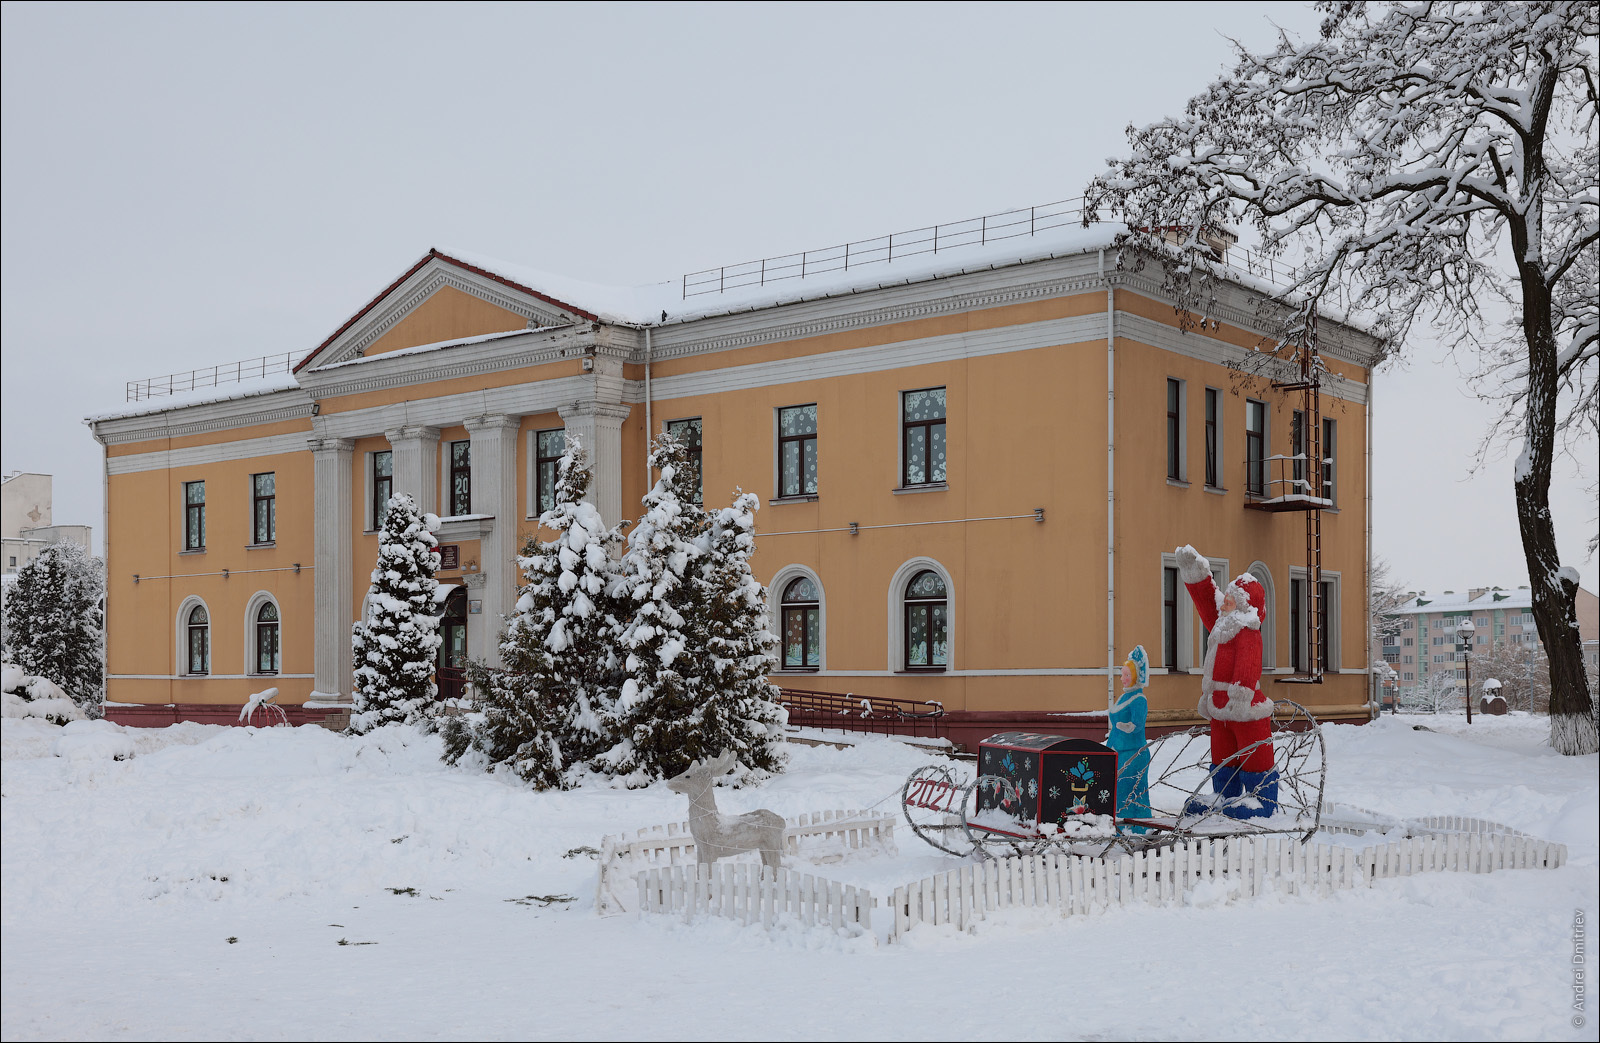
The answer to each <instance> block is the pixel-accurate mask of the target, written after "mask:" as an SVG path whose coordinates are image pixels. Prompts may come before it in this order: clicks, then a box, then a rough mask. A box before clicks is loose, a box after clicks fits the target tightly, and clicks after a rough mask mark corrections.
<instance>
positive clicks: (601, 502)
mask: <svg viewBox="0 0 1600 1043" xmlns="http://www.w3.org/2000/svg"><path fill="white" fill-rule="evenodd" d="M559 411H560V413H561V422H562V423H563V424H565V425H566V428H567V437H568V439H572V438H576V439H578V441H579V442H580V443H582V445H583V448H584V449H585V450H587V451H588V453H589V468H590V470H591V472H592V473H593V475H594V479H593V481H591V482H590V483H589V494H588V496H586V497H585V499H587V500H588V501H589V502H590V503H592V504H594V505H595V508H596V509H597V510H599V512H600V517H601V519H602V520H604V521H605V523H606V524H608V525H615V524H616V523H617V521H618V520H620V519H621V518H622V422H623V421H624V420H626V419H627V418H628V413H629V412H630V410H629V408H628V407H627V406H625V405H617V404H613V403H609V402H573V403H572V404H570V405H565V406H561V407H560V410H559Z"/></svg>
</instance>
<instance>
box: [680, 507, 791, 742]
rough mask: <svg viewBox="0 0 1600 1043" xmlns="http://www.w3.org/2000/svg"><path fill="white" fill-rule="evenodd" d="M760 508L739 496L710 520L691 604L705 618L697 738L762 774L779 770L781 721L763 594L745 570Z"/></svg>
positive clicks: (772, 640)
mask: <svg viewBox="0 0 1600 1043" xmlns="http://www.w3.org/2000/svg"><path fill="white" fill-rule="evenodd" d="M760 506H761V499H760V497H757V496H755V495H753V494H751V493H739V494H737V495H735V497H734V500H733V505H732V506H731V507H724V508H722V509H721V510H718V511H713V512H711V516H710V523H711V531H710V533H709V534H708V538H707V540H706V542H707V543H708V545H709V547H708V552H707V553H706V555H705V557H703V558H702V559H701V561H700V568H699V576H698V577H697V578H696V583H697V585H698V586H699V587H700V590H701V594H700V596H699V597H698V598H696V599H695V604H696V605H697V606H698V607H703V609H704V610H705V611H706V613H707V624H706V645H705V657H704V659H703V661H702V664H701V665H702V667H703V683H702V684H701V685H700V686H699V688H700V691H701V696H702V700H703V701H702V704H701V708H700V726H699V732H700V733H701V734H702V735H703V736H704V737H705V739H706V743H707V745H708V746H715V745H720V747H721V749H723V750H725V751H726V750H731V751H733V752H734V753H735V754H737V755H738V758H739V762H740V763H741V764H743V765H744V766H745V768H746V769H748V770H751V771H754V772H761V773H765V772H774V771H778V770H780V768H781V767H782V762H783V756H782V748H783V745H782V744H783V734H782V722H783V720H784V713H783V709H782V707H780V706H779V705H778V703H777V701H776V699H775V698H774V697H775V696H776V695H777V689H776V688H775V687H774V686H773V685H772V684H771V683H770V682H768V681H767V675H768V674H770V673H771V672H772V671H773V670H774V669H775V668H776V667H777V665H778V658H777V656H776V655H775V654H774V652H773V649H774V648H775V647H776V645H777V643H778V640H777V638H776V637H774V636H773V634H772V632H771V631H770V630H768V629H767V625H766V591H765V589H764V588H763V587H762V586H761V583H760V582H759V581H757V579H756V578H755V574H754V573H752V572H751V570H750V556H751V555H752V554H754V553H755V549H756V541H755V527H756V511H757V510H758V509H760Z"/></svg>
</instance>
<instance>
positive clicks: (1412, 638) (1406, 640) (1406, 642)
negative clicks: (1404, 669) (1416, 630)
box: [1405, 637, 1417, 647]
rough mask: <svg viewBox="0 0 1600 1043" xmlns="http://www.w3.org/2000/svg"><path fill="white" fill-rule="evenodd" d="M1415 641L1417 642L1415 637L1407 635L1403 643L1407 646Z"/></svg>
mask: <svg viewBox="0 0 1600 1043" xmlns="http://www.w3.org/2000/svg"><path fill="white" fill-rule="evenodd" d="M1416 643H1417V639H1416V638H1414V637H1408V638H1406V639H1405V644H1406V646H1407V647H1409V646H1411V645H1414V644H1416Z"/></svg>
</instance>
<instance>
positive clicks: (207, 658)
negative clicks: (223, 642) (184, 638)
mask: <svg viewBox="0 0 1600 1043" xmlns="http://www.w3.org/2000/svg"><path fill="white" fill-rule="evenodd" d="M186 625H187V626H188V631H189V633H188V649H189V669H188V670H186V671H185V673H190V674H200V675H204V674H209V673H210V672H211V617H210V616H208V615H206V607H205V606H204V605H196V606H195V607H194V608H192V609H190V610H189V618H188V620H187V621H186Z"/></svg>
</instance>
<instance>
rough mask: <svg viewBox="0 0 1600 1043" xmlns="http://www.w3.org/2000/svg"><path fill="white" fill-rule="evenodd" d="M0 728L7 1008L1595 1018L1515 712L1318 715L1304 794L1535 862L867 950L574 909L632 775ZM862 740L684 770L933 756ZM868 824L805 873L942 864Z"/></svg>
mask: <svg viewBox="0 0 1600 1043" xmlns="http://www.w3.org/2000/svg"><path fill="white" fill-rule="evenodd" d="M3 723H4V733H3V740H4V743H3V755H4V762H3V793H4V796H3V802H0V808H3V836H0V840H3V843H0V886H3V915H0V927H3V938H4V962H3V974H0V995H3V997H4V1000H3V1010H0V1032H3V1035H4V1036H5V1038H7V1039H25V1038H26V1039H66V1038H110V1039H153V1038H160V1039H260V1038H319V1039H344V1038H363V1037H381V1038H414V1039H440V1038H473V1039H480V1038H481V1039H500V1038H512V1037H556V1038H572V1037H583V1038H591V1037H602V1038H605V1037H640V1038H652V1039H683V1038H696V1039H700V1038H730V1039H731V1038H776V1039H799V1038H808V1039H809V1038H916V1039H927V1038H935V1039H944V1038H967V1039H971V1038H980V1037H988V1036H992V1035H994V1034H995V1032H996V1028H995V1024H994V1022H995V1020H996V1018H1004V1019H1006V1020H1007V1021H1008V1022H1011V1023H1012V1027H1011V1029H1010V1030H1009V1031H1010V1032H1011V1033H1012V1034H1013V1035H1014V1036H1016V1037H1019V1038H1028V1037H1030V1036H1035V1035H1037V1036H1040V1037H1043V1038H1052V1039H1053V1038H1097V1037H1099V1038H1104V1037H1110V1038H1128V1037H1162V1038H1195V1039H1209V1038H1237V1037H1248V1038H1254V1037H1268V1038H1270V1037H1281V1038H1340V1039H1361V1038H1371V1037H1382V1038H1437V1039H1594V1038H1595V1033H1594V1029H1593V1027H1592V1026H1593V1021H1592V1020H1591V1021H1590V1022H1589V1023H1588V1024H1587V1025H1585V1026H1584V1027H1582V1028H1577V1027H1574V1026H1573V1024H1572V1016H1573V1013H1574V1012H1573V1011H1572V1010H1571V1004H1572V991H1571V985H1572V963H1571V959H1572V932H1573V918H1574V912H1575V911H1576V910H1579V909H1582V910H1584V911H1585V912H1584V916H1585V919H1586V920H1589V921H1591V922H1592V919H1593V915H1594V913H1595V911H1596V907H1597V902H1596V898H1597V891H1600V875H1597V862H1600V826H1597V822H1600V784H1597V781H1596V758H1594V757H1588V758H1563V757H1559V756H1557V755H1555V754H1554V753H1552V752H1551V751H1550V750H1549V749H1548V747H1546V746H1545V745H1544V742H1543V739H1544V735H1545V732H1546V729H1547V725H1546V723H1545V722H1544V721H1542V720H1540V719H1536V718H1529V717H1526V716H1523V715H1513V716H1510V717H1503V718H1492V717H1491V718H1478V719H1477V720H1475V721H1474V722H1473V724H1472V725H1471V727H1470V728H1469V727H1468V726H1467V725H1466V723H1465V720H1464V719H1462V718H1456V719H1452V718H1420V717H1399V718H1385V719H1383V720H1381V721H1379V722H1377V723H1376V724H1374V725H1370V726H1367V727H1362V728H1356V727H1331V728H1328V729H1327V740H1328V752H1329V761H1330V771H1329V779H1328V786H1329V797H1330V799H1332V800H1335V801H1339V802H1341V803H1346V804H1350V805H1355V806H1359V807H1364V808H1368V809H1370V810H1373V811H1377V812H1381V813H1384V814H1392V815H1403V816H1415V815H1422V814H1469V815H1475V816H1480V817H1487V818H1492V819H1496V820H1498V821H1501V822H1504V823H1506V824H1508V825H1511V826H1514V827H1516V828H1518V829H1522V830H1525V831H1527V832H1531V833H1534V834H1536V835H1539V836H1542V837H1544V838H1546V839H1550V840H1557V841H1560V842H1563V843H1566V844H1567V845H1568V846H1569V848H1570V852H1571V863H1570V864H1569V865H1568V866H1566V867H1565V868H1563V869H1561V870H1558V871H1554V872H1534V871H1520V872H1500V873H1494V874H1490V875H1482V876H1473V875H1465V874H1434V875H1428V876H1419V877H1413V878H1410V879H1404V880H1392V881H1380V882H1378V883H1377V884H1376V885H1375V886H1374V887H1372V888H1371V889H1369V890H1362V891H1348V892H1339V893H1336V894H1334V895H1333V896H1332V897H1329V898H1315V897H1311V896H1267V897H1264V898H1258V899H1253V900H1237V901H1230V900H1229V899H1228V898H1227V897H1226V896H1225V895H1223V894H1221V893H1220V892H1216V893H1211V894H1206V895H1198V896H1195V897H1193V898H1192V900H1191V901H1190V902H1189V903H1188V904H1187V905H1184V906H1178V907H1166V908H1128V909H1114V910H1110V911H1108V912H1105V913H1103V914H1099V915H1090V916H1086V917H1074V918H1072V919H1070V920H1060V919H1057V918H1056V917H1055V915H1054V914H1053V913H1052V912H1050V911H1048V910H1016V911H1012V912H1010V913H1007V914H1004V915H1002V916H998V917H994V918H991V919H990V920H988V921H985V922H983V923H980V924H979V925H977V927H976V928H975V930H974V931H973V932H972V933H970V934H967V935H961V934H957V933H956V932H955V930H954V928H950V927H939V928H935V927H926V926H924V927H918V928H916V929H915V930H913V931H912V932H911V934H910V935H909V936H908V937H907V939H906V940H905V941H904V942H903V943H897V944H895V945H893V946H887V945H879V944H876V943H875V939H873V938H871V937H861V936H858V937H853V938H846V937H841V936H836V935H834V934H833V933H832V932H830V931H828V930H826V929H823V928H813V929H809V930H808V929H805V928H801V927H799V926H795V925H790V926H781V927H779V928H778V929H775V930H773V931H771V932H767V931H763V930H762V929H760V928H744V927H740V926H737V925H735V924H733V923H732V922H728V921H717V920H711V921H704V922H697V923H693V924H687V925H686V924H683V923H681V922H679V921H677V920H673V919H667V918H649V919H639V918H636V917H633V916H618V917H610V918H605V919H601V918H599V917H597V916H595V915H594V912H593V894H594V886H595V863H594V862H593V861H592V859H591V858H590V857H589V856H588V855H587V854H586V853H584V852H583V851H582V850H581V849H582V848H585V847H597V846H598V842H599V839H600V837H601V835H602V834H605V833H613V832H621V831H623V830H629V829H633V828H637V827H639V826H644V825H652V824H656V823H660V822H667V821H676V820H679V819H681V818H682V817H683V812H684V807H683V798H682V797H680V796H678V795H677V794H673V793H671V792H669V791H668V790H666V789H665V787H662V786H655V787H652V788H650V789H648V790H644V791H633V792H629V791H625V790H608V789H598V788H593V789H585V790H582V791H578V792H574V793H557V794H535V793H531V792H529V791H527V790H526V789H524V788H522V787H521V786H520V785H515V784H512V783H509V782H507V781H504V780H501V779H498V778H491V777H488V776H484V775H480V774H474V773H471V772H468V771H464V770H458V769H449V768H446V767H444V766H443V765H442V764H441V763H440V762H439V758H438V740H437V739H436V738H434V737H429V736H421V735H418V734H417V733H415V732H413V731H409V730H402V729H383V730H381V731H380V732H378V733H376V734H374V735H370V736H367V737H365V738H361V739H348V738H343V737H340V736H336V735H333V734H330V733H328V732H326V731H323V730H321V729H318V728H313V727H305V728H298V729H289V728H274V729H251V728H222V727H216V726H202V725H193V724H189V725H179V726H176V727H172V728H167V729H161V730H137V729H129V730H122V729H116V727H115V726H114V725H105V724H102V725H97V726H96V727H95V728H92V729H79V731H81V732H83V733H84V736H85V739H84V741H82V742H76V743H69V744H68V747H67V749H66V751H65V752H63V751H62V750H58V745H59V744H60V743H62V741H63V740H64V739H66V738H68V736H66V735H65V734H64V730H63V729H60V728H56V727H54V726H51V725H48V724H46V723H44V722H41V721H35V720H26V719H6V720H4V722H3ZM1418 723H1424V724H1426V725H1427V726H1429V727H1431V728H1432V729H1433V730H1432V731H1415V730H1413V727H1412V726H1413V725H1414V724H1418ZM107 729H113V730H114V731H115V732H117V733H120V734H116V735H114V733H113V732H112V731H107ZM90 736H92V738H93V741H92V742H90V741H89V737H90ZM113 739H115V740H116V741H112V740H113ZM860 742H861V744H860V745H859V746H857V747H855V748H852V749H847V750H839V749H834V748H832V747H828V746H820V747H815V748H811V747H803V746H792V747H791V748H790V752H791V755H792V762H791V766H790V770H789V772H788V773H787V774H785V775H783V776H781V777H779V778H776V779H774V780H772V781H770V782H768V783H767V784H765V785H763V786H760V787H756V788H750V789H743V790H728V789H722V790H718V793H717V796H718V800H719V802H720V804H721V806H722V808H723V810H725V811H744V810H749V809H752V808H756V807H769V808H772V809H773V810H775V811H778V812H780V813H783V814H785V815H793V814H799V813H801V812H805V811H811V810H820V809H824V808H849V807H867V806H869V805H872V804H874V803H877V806H878V807H879V808H882V809H890V810H893V809H897V807H898V799H899V796H898V794H899V787H900V783H901V780H903V778H904V777H905V775H906V773H907V772H909V771H910V770H911V769H913V768H915V767H917V766H919V765H921V764H924V763H927V762H928V761H929V760H930V759H931V756H932V755H930V754H929V753H927V752H925V751H921V750H917V749H914V748H911V747H908V746H907V745H906V744H904V743H898V742H891V741H888V740H884V739H874V738H870V737H866V738H862V739H861V740H860ZM97 750H98V751H101V752H100V753H98V754H97V753H95V751H97ZM129 752H131V753H132V756H131V757H129V756H127V755H128V753H129ZM119 754H120V755H121V756H123V757H124V759H122V760H114V759H112V757H113V756H115V755H119ZM880 802H881V803H880ZM897 835H898V839H899V842H900V848H901V850H900V855H899V856H898V857H893V858H890V857H882V858H878V859H862V858H859V857H853V858H851V859H849V860H847V861H846V862H844V863H841V864H838V865H835V866H829V867H827V871H828V873H829V875H834V876H839V877H841V878H846V879H851V880H852V881H853V882H856V883H860V884H866V885H868V886H870V887H872V888H873V889H874V890H875V891H877V890H885V889H887V887H889V886H892V885H893V884H894V883H897V882H905V881H910V880H912V879H915V878H917V877H919V876H923V875H926V874H927V873H929V872H934V871H938V870H941V869H944V868H948V867H949V866H950V865H952V864H954V862H955V860H953V859H950V858H946V857H944V856H941V855H939V854H938V853H937V852H934V851H932V850H931V849H927V848H924V847H922V845H921V844H920V842H919V841H918V840H917V839H916V838H915V837H914V836H912V835H911V834H910V832H909V830H906V829H903V828H902V829H900V830H898V831H897ZM565 896H570V897H571V900H570V901H568V900H565ZM1590 944H1591V946H1592V941H1591V943H1590ZM1240 984H1243V985H1244V986H1245V991H1246V995H1245V996H1243V997H1241V996H1239V995H1238V994H1237V986H1239V985H1240ZM1586 1013H1589V1012H1586ZM1000 1031H1001V1032H1004V1031H1007V1030H1005V1029H1001V1030H1000Z"/></svg>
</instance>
